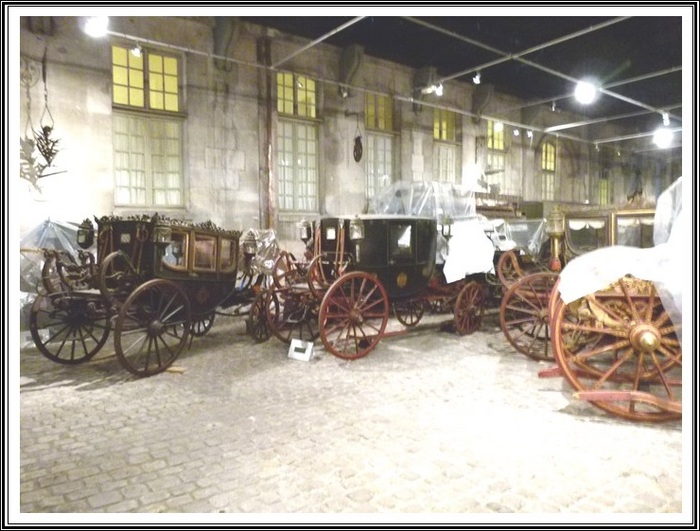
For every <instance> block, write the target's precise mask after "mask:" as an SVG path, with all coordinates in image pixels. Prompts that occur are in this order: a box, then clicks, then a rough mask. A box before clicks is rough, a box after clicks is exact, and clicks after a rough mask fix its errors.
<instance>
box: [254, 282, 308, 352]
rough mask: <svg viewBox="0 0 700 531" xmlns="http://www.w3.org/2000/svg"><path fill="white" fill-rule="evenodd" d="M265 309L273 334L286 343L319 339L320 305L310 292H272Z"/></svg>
mask: <svg viewBox="0 0 700 531" xmlns="http://www.w3.org/2000/svg"><path fill="white" fill-rule="evenodd" d="M264 306H265V310H266V312H267V325H268V327H269V329H270V332H271V333H272V335H273V336H275V337H276V338H277V339H279V340H280V341H282V342H283V343H291V342H292V339H299V340H301V341H313V340H314V339H316V338H317V337H318V301H317V300H316V299H315V297H313V296H311V294H310V292H309V291H308V290H303V291H302V290H300V289H298V288H294V287H286V288H271V289H269V290H267V297H266V301H265V305H264Z"/></svg>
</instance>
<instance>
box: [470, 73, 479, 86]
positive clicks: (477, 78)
mask: <svg viewBox="0 0 700 531" xmlns="http://www.w3.org/2000/svg"><path fill="white" fill-rule="evenodd" d="M472 81H473V82H474V84H475V85H478V84H479V83H481V72H477V73H476V74H475V75H474V77H473V78H472Z"/></svg>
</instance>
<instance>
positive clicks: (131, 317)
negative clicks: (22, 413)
mask: <svg viewBox="0 0 700 531" xmlns="http://www.w3.org/2000/svg"><path fill="white" fill-rule="evenodd" d="M95 220H96V223H97V230H96V231H95V226H94V225H93V223H92V221H90V220H89V219H88V220H85V221H84V222H83V224H82V225H81V226H80V228H79V230H78V233H77V239H78V245H79V246H80V247H81V248H82V249H81V250H80V251H79V253H78V257H77V259H75V258H73V256H72V255H71V254H70V253H68V252H65V251H55V250H51V249H46V250H45V251H44V255H45V260H44V265H43V268H42V280H41V289H40V293H39V294H38V296H37V298H36V299H35V301H34V303H33V305H32V308H31V311H30V316H29V328H30V332H31V335H32V338H33V340H34V343H35V345H36V347H37V348H38V349H39V351H40V352H41V353H42V354H43V355H45V356H46V357H47V358H49V359H50V360H52V361H55V362H58V363H63V364H78V363H83V362H86V361H88V360H90V359H91V358H92V357H93V356H95V355H96V354H97V353H98V352H99V351H100V350H101V349H102V347H103V346H104V345H105V344H106V343H107V340H108V339H109V337H110V334H112V335H113V343H114V350H115V353H116V355H117V358H118V359H119V361H120V362H121V364H122V365H123V366H124V368H126V369H127V370H128V371H129V372H131V373H132V374H134V375H136V376H151V375H154V374H157V373H160V372H162V371H164V370H166V369H167V368H168V367H170V366H171V365H172V364H173V362H174V361H175V359H176V358H177V357H178V356H179V355H180V353H181V352H182V350H183V348H185V346H188V345H189V344H190V343H191V338H192V337H195V336H202V335H204V334H206V333H207V332H208V331H209V330H210V328H211V326H212V324H213V322H214V318H215V315H216V314H217V312H218V311H219V310H221V309H230V308H236V309H241V308H243V307H246V308H250V307H251V306H252V305H253V302H254V301H255V297H256V295H257V294H258V293H259V292H261V291H262V290H263V289H264V287H265V284H266V282H267V280H266V279H267V275H266V274H265V273H264V272H262V271H260V269H259V268H257V267H253V264H254V259H255V257H256V251H257V242H256V241H255V238H254V237H251V233H247V234H246V237H245V238H243V239H242V240H241V231H230V230H224V229H221V228H219V227H217V226H216V225H214V224H213V223H211V222H206V223H191V222H187V221H182V220H174V219H168V218H166V217H163V216H159V215H158V214H155V215H153V216H151V215H142V216H131V217H128V218H121V217H118V216H111V217H102V218H100V219H97V218H95ZM94 244H96V256H95V254H93V253H92V252H90V251H88V250H87V249H90V248H92V247H93V245H94ZM241 248H242V249H241ZM241 251H242V252H241ZM251 322H254V323H257V324H254V325H253V326H251V327H250V329H251V333H253V335H256V334H257V335H258V336H260V335H265V334H267V327H266V321H265V320H264V319H263V320H260V319H257V320H256V319H254V318H253V319H251Z"/></svg>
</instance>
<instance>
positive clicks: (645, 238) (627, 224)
mask: <svg viewBox="0 0 700 531" xmlns="http://www.w3.org/2000/svg"><path fill="white" fill-rule="evenodd" d="M613 243H614V244H615V245H626V246H629V247H641V248H648V247H653V246H654V218H653V217H646V218H645V217H628V216H619V217H616V219H615V241H614V242H613Z"/></svg>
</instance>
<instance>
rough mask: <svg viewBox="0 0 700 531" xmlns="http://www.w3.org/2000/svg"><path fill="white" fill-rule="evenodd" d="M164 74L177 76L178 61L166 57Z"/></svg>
mask: <svg viewBox="0 0 700 531" xmlns="http://www.w3.org/2000/svg"><path fill="white" fill-rule="evenodd" d="M163 72H164V73H166V74H168V75H170V76H177V59H175V58H174V57H165V58H164V59H163Z"/></svg>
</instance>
